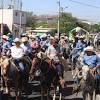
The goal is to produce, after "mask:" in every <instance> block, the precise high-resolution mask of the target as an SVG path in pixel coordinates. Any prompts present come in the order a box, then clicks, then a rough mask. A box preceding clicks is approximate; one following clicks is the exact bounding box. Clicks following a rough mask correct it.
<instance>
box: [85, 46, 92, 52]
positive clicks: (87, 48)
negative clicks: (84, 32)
mask: <svg viewBox="0 0 100 100" xmlns="http://www.w3.org/2000/svg"><path fill="white" fill-rule="evenodd" d="M84 51H91V52H93V51H94V48H93V47H92V46H88V47H86V48H84Z"/></svg>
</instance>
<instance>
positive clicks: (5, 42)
mask: <svg viewBox="0 0 100 100" xmlns="http://www.w3.org/2000/svg"><path fill="white" fill-rule="evenodd" d="M2 40H3V45H2V53H3V55H5V54H6V52H7V50H8V49H10V47H11V44H10V42H9V41H8V36H6V35H3V36H2Z"/></svg>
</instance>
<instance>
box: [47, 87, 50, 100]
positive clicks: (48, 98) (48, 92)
mask: <svg viewBox="0 0 100 100" xmlns="http://www.w3.org/2000/svg"><path fill="white" fill-rule="evenodd" d="M47 100H50V91H49V89H47Z"/></svg>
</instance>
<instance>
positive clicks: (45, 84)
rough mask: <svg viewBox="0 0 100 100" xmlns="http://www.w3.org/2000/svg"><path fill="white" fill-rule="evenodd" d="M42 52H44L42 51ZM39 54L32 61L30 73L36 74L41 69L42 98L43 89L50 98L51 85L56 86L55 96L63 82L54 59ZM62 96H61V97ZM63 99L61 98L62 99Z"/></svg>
mask: <svg viewBox="0 0 100 100" xmlns="http://www.w3.org/2000/svg"><path fill="white" fill-rule="evenodd" d="M41 54H42V53H41ZM41 54H39V57H37V56H36V57H35V58H34V59H33V61H32V67H31V70H30V75H31V76H32V74H34V73H35V72H36V71H37V70H40V71H39V72H40V83H41V94H42V95H41V99H42V100H43V96H44V94H43V91H44V90H46V92H47V100H49V97H48V96H49V93H50V89H51V85H53V87H54V97H53V100H55V97H56V88H57V86H58V85H59V84H60V83H61V81H60V80H59V76H58V74H57V71H56V67H55V65H54V64H53V63H52V60H50V59H49V58H45V59H42V58H43V56H41ZM60 96H61V95H60ZM60 98H61V97H60ZM60 100H61V99H60Z"/></svg>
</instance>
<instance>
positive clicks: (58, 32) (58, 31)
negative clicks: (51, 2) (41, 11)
mask: <svg viewBox="0 0 100 100" xmlns="http://www.w3.org/2000/svg"><path fill="white" fill-rule="evenodd" d="M57 3H58V29H57V34H58V37H59V39H60V8H61V7H60V0H58V2H57Z"/></svg>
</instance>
